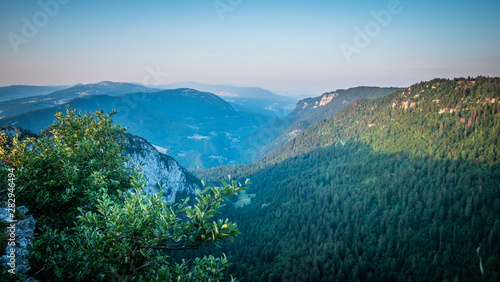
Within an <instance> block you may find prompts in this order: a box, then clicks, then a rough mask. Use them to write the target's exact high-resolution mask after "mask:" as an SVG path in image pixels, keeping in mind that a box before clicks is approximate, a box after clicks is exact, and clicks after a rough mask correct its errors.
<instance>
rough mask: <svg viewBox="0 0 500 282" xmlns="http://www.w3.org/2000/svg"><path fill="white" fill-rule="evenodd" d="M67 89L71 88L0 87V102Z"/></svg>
mask: <svg viewBox="0 0 500 282" xmlns="http://www.w3.org/2000/svg"><path fill="white" fill-rule="evenodd" d="M69 87H71V86H32V85H11V86H5V87H0V102H3V101H8V100H12V99H19V98H26V97H31V96H40V95H46V94H49V93H52V92H54V91H58V90H62V89H66V88H69Z"/></svg>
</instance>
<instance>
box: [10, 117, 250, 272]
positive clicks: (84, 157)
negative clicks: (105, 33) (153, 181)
mask: <svg viewBox="0 0 500 282" xmlns="http://www.w3.org/2000/svg"><path fill="white" fill-rule="evenodd" d="M113 114H114V113H112V114H105V113H104V112H103V111H100V112H96V113H92V114H85V115H82V114H79V113H77V112H76V111H75V110H72V109H70V108H68V110H67V115H66V116H64V115H62V114H61V113H58V114H57V115H56V121H55V123H54V124H53V125H52V126H51V127H49V128H48V129H47V130H45V132H44V133H43V136H42V137H40V138H28V139H25V140H19V138H14V139H11V140H10V139H9V138H7V137H6V136H5V135H0V137H1V138H0V145H1V146H0V149H1V150H0V158H1V167H0V168H1V173H2V177H3V175H4V174H5V171H6V170H8V169H9V168H12V167H13V168H16V177H17V179H16V196H17V202H18V203H22V204H23V205H26V206H27V207H28V209H29V211H30V213H31V214H33V216H34V217H35V219H36V220H37V226H36V228H37V230H36V234H37V236H36V240H35V243H34V246H33V247H32V248H31V249H30V254H29V260H30V265H31V270H30V271H29V273H28V276H32V277H34V278H35V279H39V280H41V281H60V280H64V281H87V280H101V281H132V280H133V281H136V280H167V281H168V280H176V281H188V280H191V281H192V280H206V281H215V280H221V279H223V278H224V277H223V270H224V269H225V268H227V266H228V265H229V263H228V260H227V258H226V257H225V256H223V257H220V258H216V257H214V256H212V255H206V256H203V257H200V258H194V259H193V260H182V261H180V262H174V261H172V260H171V259H170V254H171V252H180V251H181V252H182V251H185V250H190V249H198V248H202V247H205V246H209V245H217V244H218V243H220V242H222V241H224V240H225V239H226V238H227V239H228V240H229V241H230V242H232V241H233V240H234V237H235V236H238V235H239V234H240V232H239V230H238V228H237V226H236V223H233V222H230V221H229V220H228V219H225V220H224V221H223V220H222V219H219V214H220V212H219V209H220V208H221V207H223V202H224V201H225V200H226V198H227V197H228V196H231V195H237V193H238V192H239V191H242V190H245V189H246V188H244V187H241V186H237V185H236V183H235V182H231V183H229V184H226V183H223V187H207V188H205V189H204V190H203V191H198V194H197V196H196V199H195V204H193V205H192V206H189V205H188V202H189V199H186V200H185V201H184V202H182V203H180V204H176V205H171V204H167V203H166V202H165V201H164V198H163V197H162V196H161V195H146V194H145V193H144V186H145V181H144V180H143V177H144V172H138V171H136V170H134V171H129V170H127V169H126V168H125V166H124V163H125V161H126V160H127V158H125V157H124V156H123V150H124V141H123V140H124V138H123V135H122V133H124V132H125V129H124V128H122V127H120V126H118V125H116V124H114V123H113V121H112V120H111V117H112V115H113ZM246 184H248V182H246ZM9 275H10V274H8V273H3V277H2V279H5V280H7V279H14V278H15V277H14V276H12V275H10V276H9ZM21 277H25V275H18V277H17V278H21Z"/></svg>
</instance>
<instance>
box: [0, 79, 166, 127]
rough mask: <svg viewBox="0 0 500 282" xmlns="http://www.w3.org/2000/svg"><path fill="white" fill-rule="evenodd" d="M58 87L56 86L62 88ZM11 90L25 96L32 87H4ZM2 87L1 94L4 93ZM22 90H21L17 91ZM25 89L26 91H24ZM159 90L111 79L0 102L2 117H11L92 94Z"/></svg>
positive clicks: (38, 87) (110, 94)
mask: <svg viewBox="0 0 500 282" xmlns="http://www.w3.org/2000/svg"><path fill="white" fill-rule="evenodd" d="M33 87H34V88H33V91H32V92H31V93H38V92H36V89H45V91H49V90H51V89H53V88H50V87H48V88H44V87H41V86H33ZM61 87H63V86H60V87H56V88H61ZM4 88H8V89H10V90H11V92H10V93H11V94H10V95H11V96H13V95H17V96H23V93H26V91H27V90H25V89H32V88H31V87H29V86H23V87H4ZM2 90H3V91H5V89H0V94H1V93H2ZM15 91H20V92H15ZM23 91H24V92H23ZM154 91H159V90H158V89H153V88H148V87H144V86H141V85H136V84H131V83H116V82H110V81H103V82H100V83H95V84H86V85H82V84H79V85H76V86H73V87H69V88H64V89H61V90H57V91H54V92H51V93H50V94H42V95H37V96H29V97H24V98H17V99H13V100H8V101H3V102H0V111H1V112H0V117H4V118H5V117H10V116H14V115H19V114H22V113H26V112H29V111H33V110H38V109H43V108H48V107H53V106H57V105H62V104H64V103H67V102H69V101H71V100H73V99H76V98H81V97H86V96H92V95H108V96H116V95H121V94H126V93H134V92H154Z"/></svg>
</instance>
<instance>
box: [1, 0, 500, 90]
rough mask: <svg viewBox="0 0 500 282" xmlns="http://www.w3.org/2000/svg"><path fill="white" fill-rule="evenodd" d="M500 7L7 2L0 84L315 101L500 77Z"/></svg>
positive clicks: (420, 3)
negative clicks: (246, 89) (358, 89)
mask: <svg viewBox="0 0 500 282" xmlns="http://www.w3.org/2000/svg"><path fill="white" fill-rule="evenodd" d="M499 8H500V3H499V2H492V1H476V2H470V1H467V2H466V1H453V2H451V1H441V2H439V3H437V2H431V1H411V0H405V1H403V0H401V1H395V0H389V1H358V2H355V3H353V2H351V1H313V2H303V1H288V2H281V1H279V2H276V1H275V2H272V3H270V2H269V1H251V2H250V1H241V0H239V1H234V0H231V1H226V0H223V1H199V0H196V1H190V2H189V3H186V2H185V1H141V2H139V1H126V2H124V1H101V2H100V1H85V3H82V2H78V1H70V0H42V1H30V2H21V3H20V2H12V1H7V2H5V1H4V2H2V3H0V16H1V20H0V21H1V23H2V24H1V26H0V30H1V33H2V34H4V36H3V37H2V40H0V51H1V52H0V60H1V61H2V65H1V67H0V85H2V86H8V85H74V84H77V83H83V84H87V83H96V82H100V81H114V82H132V83H142V84H148V85H152V86H154V85H156V84H161V85H165V84H170V83H175V82H183V81H196V82H201V83H205V84H230V85H237V86H253V87H261V88H264V89H267V90H270V91H273V92H276V93H289V94H290V95H293V94H314V93H319V92H324V91H332V90H336V89H346V88H350V87H355V86H381V87H390V86H394V87H406V86H410V85H412V84H414V83H418V82H420V81H426V80H430V79H433V78H453V77H467V76H477V75H484V76H500V38H499V37H498V36H496V34H497V33H498V28H499V27H500V18H499V17H497V15H496V11H498V10H499Z"/></svg>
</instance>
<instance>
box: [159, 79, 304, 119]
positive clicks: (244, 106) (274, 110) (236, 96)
mask: <svg viewBox="0 0 500 282" xmlns="http://www.w3.org/2000/svg"><path fill="white" fill-rule="evenodd" d="M155 87H157V88H161V89H176V88H192V89H196V90H200V91H205V92H210V93H214V94H215V95H217V96H219V97H221V98H222V99H224V100H226V101H228V102H229V103H231V105H232V106H233V107H234V108H235V109H236V110H238V111H242V112H247V113H256V114H260V115H268V116H277V117H283V116H285V115H287V114H288V113H289V112H290V111H291V110H292V109H293V106H294V105H295V103H296V102H297V99H296V98H294V97H287V96H281V95H276V94H274V93H272V92H270V91H268V90H265V89H262V88H258V87H239V86H232V85H216V84H204V83H199V82H192V81H187V82H176V83H172V84H168V85H159V86H155Z"/></svg>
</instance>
